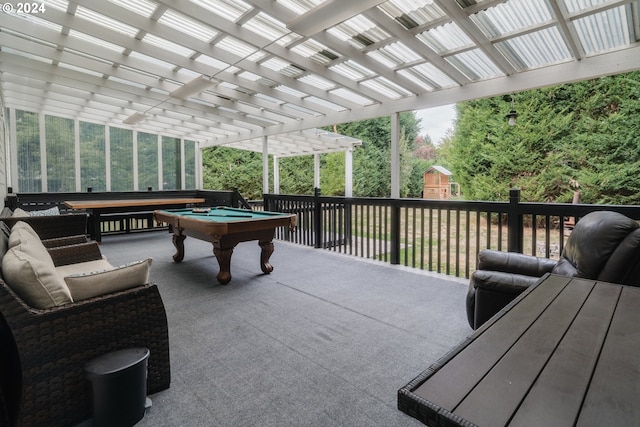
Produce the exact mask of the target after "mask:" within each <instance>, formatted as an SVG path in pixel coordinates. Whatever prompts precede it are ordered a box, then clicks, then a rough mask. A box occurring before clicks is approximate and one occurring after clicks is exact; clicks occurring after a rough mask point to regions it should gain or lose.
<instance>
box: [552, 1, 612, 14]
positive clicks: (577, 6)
mask: <svg viewBox="0 0 640 427" xmlns="http://www.w3.org/2000/svg"><path fill="white" fill-rule="evenodd" d="M563 2H564V5H565V6H566V8H567V10H568V11H569V13H577V12H581V11H583V10H586V9H591V8H593V7H594V6H600V5H603V4H607V3H612V0H563Z"/></svg>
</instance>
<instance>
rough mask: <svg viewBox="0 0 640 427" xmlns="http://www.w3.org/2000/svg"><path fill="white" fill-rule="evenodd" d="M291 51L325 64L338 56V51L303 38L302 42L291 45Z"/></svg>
mask: <svg viewBox="0 0 640 427" xmlns="http://www.w3.org/2000/svg"><path fill="white" fill-rule="evenodd" d="M291 51H292V52H295V53H297V54H298V55H301V56H303V57H305V58H310V59H313V60H314V61H315V62H318V63H320V64H323V65H327V64H329V63H330V62H331V61H334V60H335V59H337V58H339V57H340V55H339V54H338V53H336V52H334V51H332V50H331V49H329V48H328V47H327V46H325V45H323V44H322V43H319V42H317V41H315V40H313V39H308V40H305V41H304V42H303V43H300V44H298V45H296V46H294V47H292V48H291Z"/></svg>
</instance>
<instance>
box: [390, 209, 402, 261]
mask: <svg viewBox="0 0 640 427" xmlns="http://www.w3.org/2000/svg"><path fill="white" fill-rule="evenodd" d="M390 233H391V236H390V239H389V244H390V248H389V249H390V252H391V253H390V255H389V263H390V264H400V205H399V204H395V203H392V204H391V230H390Z"/></svg>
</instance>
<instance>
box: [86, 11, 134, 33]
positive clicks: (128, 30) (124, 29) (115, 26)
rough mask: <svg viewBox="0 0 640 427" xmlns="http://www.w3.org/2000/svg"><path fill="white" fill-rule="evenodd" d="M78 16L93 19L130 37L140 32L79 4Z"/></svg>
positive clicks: (96, 22)
mask: <svg viewBox="0 0 640 427" xmlns="http://www.w3.org/2000/svg"><path fill="white" fill-rule="evenodd" d="M76 16H77V17H79V18H83V19H86V20H88V21H91V22H92V23H95V24H97V25H100V26H102V27H105V28H109V29H111V30H115V31H117V32H119V33H121V34H124V35H126V36H128V37H135V35H136V34H138V31H139V30H138V29H137V28H134V27H132V26H130V25H127V24H125V23H123V22H121V21H118V20H115V19H112V18H109V17H108V16H104V15H102V14H100V13H97V12H94V11H93V10H91V9H87V8H85V7H82V6H78V8H77V9H76Z"/></svg>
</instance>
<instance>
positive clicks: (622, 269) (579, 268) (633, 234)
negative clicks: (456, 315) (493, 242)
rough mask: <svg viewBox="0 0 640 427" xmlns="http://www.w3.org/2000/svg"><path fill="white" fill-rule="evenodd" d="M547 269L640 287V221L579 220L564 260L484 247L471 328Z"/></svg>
mask: <svg viewBox="0 0 640 427" xmlns="http://www.w3.org/2000/svg"><path fill="white" fill-rule="evenodd" d="M545 273H553V274H560V275H564V276H575V277H582V278H587V279H597V280H602V281H606V282H612V283H620V284H625V285H633V286H640V226H639V225H638V223H637V222H636V221H634V220H632V219H630V218H628V217H626V216H624V215H622V214H620V213H617V212H610V211H598V212H591V213H589V214H587V215H585V216H584V217H583V218H582V219H580V221H579V222H578V223H577V224H576V226H575V228H574V230H573V232H572V233H571V235H570V236H569V238H568V239H567V242H566V245H565V247H564V249H563V251H562V254H561V255H560V259H559V260H558V261H556V260H552V259H547V258H539V257H534V256H530V255H523V254H520V253H514V252H500V251H494V250H489V249H487V250H483V251H481V252H480V254H479V255H478V269H477V270H476V271H475V272H474V273H473V275H472V276H471V280H470V283H469V291H468V293H467V301H466V304H467V317H468V320H469V324H470V325H471V327H472V328H474V329H477V328H478V327H480V326H481V325H482V324H483V323H484V322H486V321H487V320H489V319H490V318H491V317H492V316H493V315H494V314H496V313H497V312H498V311H500V310H501V309H502V308H503V307H504V306H506V305H507V304H508V303H509V302H511V301H512V300H513V299H515V297H516V296H518V295H519V294H520V293H522V292H523V291H524V290H525V289H527V288H528V287H529V286H531V285H533V284H535V283H536V282H538V280H539V279H540V277H542V276H543V275H544V274H545Z"/></svg>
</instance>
